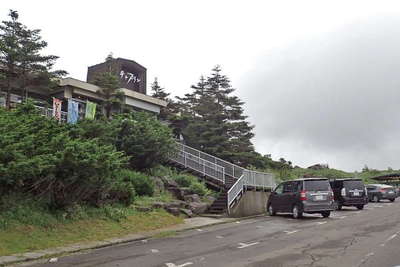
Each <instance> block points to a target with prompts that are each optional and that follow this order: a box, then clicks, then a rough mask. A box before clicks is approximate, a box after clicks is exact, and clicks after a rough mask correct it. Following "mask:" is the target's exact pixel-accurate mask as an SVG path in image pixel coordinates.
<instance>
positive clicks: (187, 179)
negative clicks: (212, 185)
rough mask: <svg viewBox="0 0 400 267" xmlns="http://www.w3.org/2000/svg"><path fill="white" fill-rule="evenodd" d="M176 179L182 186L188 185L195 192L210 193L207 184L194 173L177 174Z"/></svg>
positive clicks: (199, 193) (200, 193) (203, 194)
mask: <svg viewBox="0 0 400 267" xmlns="http://www.w3.org/2000/svg"><path fill="white" fill-rule="evenodd" d="M174 180H175V181H176V182H177V183H178V185H180V186H182V187H188V188H189V190H190V191H192V192H193V193H194V194H198V195H200V196H205V195H208V194H209V193H210V191H209V190H208V188H207V187H206V185H205V184H204V183H201V182H199V181H198V179H197V178H196V177H194V176H192V175H189V174H176V175H175V176H174Z"/></svg>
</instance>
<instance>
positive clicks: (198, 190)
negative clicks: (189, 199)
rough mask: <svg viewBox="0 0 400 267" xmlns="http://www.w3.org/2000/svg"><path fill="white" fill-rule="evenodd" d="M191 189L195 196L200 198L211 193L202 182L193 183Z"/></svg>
mask: <svg viewBox="0 0 400 267" xmlns="http://www.w3.org/2000/svg"><path fill="white" fill-rule="evenodd" d="M189 189H190V191H192V192H193V193H194V194H198V195H199V196H205V195H208V194H209V193H210V190H209V189H207V187H206V185H205V184H204V183H200V182H195V183H192V184H191V185H190V186H189Z"/></svg>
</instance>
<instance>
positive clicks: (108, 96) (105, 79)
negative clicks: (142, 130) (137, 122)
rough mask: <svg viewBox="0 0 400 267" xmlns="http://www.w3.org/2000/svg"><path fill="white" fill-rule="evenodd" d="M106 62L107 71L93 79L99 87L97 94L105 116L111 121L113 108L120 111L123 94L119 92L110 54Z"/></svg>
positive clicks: (117, 79) (118, 84) (118, 83)
mask: <svg viewBox="0 0 400 267" xmlns="http://www.w3.org/2000/svg"><path fill="white" fill-rule="evenodd" d="M106 62H107V63H109V64H108V66H109V69H108V71H106V72H103V73H100V74H98V75H97V76H96V77H95V79H94V84H95V85H97V86H99V87H100V90H98V93H99V94H100V95H101V96H102V97H103V98H104V101H103V104H102V105H103V109H104V111H105V116H106V117H107V118H108V119H111V114H112V110H113V108H116V109H119V110H121V106H122V98H123V96H124V93H123V92H122V91H121V90H120V82H119V78H118V76H117V75H115V74H114V72H113V69H112V62H113V57H112V55H111V54H110V55H108V56H107V58H106Z"/></svg>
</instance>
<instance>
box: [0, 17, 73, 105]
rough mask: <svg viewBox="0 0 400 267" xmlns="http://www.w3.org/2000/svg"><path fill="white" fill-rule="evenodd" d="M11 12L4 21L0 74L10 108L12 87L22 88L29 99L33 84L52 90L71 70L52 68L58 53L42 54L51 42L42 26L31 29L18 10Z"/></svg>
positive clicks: (13, 89)
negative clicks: (22, 20) (20, 18)
mask: <svg viewBox="0 0 400 267" xmlns="http://www.w3.org/2000/svg"><path fill="white" fill-rule="evenodd" d="M9 16H10V20H9V21H2V23H1V24H0V65H1V66H2V70H1V71H2V75H0V77H1V80H2V84H3V86H4V87H5V88H6V106H7V108H9V107H10V95H11V92H12V91H19V92H20V95H21V96H22V98H25V99H26V98H27V97H28V92H29V88H30V87H33V86H35V87H37V88H41V89H42V90H50V89H51V88H53V87H55V86H56V85H57V81H56V79H55V78H59V77H62V76H64V75H65V74H67V73H66V72H65V71H62V70H57V71H52V70H51V69H52V67H53V65H54V64H55V61H56V60H57V59H58V57H57V56H54V55H42V54H41V52H42V50H43V49H44V48H46V47H47V42H46V41H43V40H42V37H41V36H40V30H38V29H34V30H30V29H28V28H27V26H25V25H23V24H22V23H21V22H19V20H18V19H19V15H18V12H17V11H14V10H10V13H9Z"/></svg>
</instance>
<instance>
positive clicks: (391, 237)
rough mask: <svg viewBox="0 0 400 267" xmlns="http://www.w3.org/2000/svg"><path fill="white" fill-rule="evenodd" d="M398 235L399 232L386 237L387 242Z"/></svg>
mask: <svg viewBox="0 0 400 267" xmlns="http://www.w3.org/2000/svg"><path fill="white" fill-rule="evenodd" d="M396 236H397V234H394V235H392V236H391V237H389V238H388V239H386V242H388V241H390V240H392V239H393V238H395V237H396Z"/></svg>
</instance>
